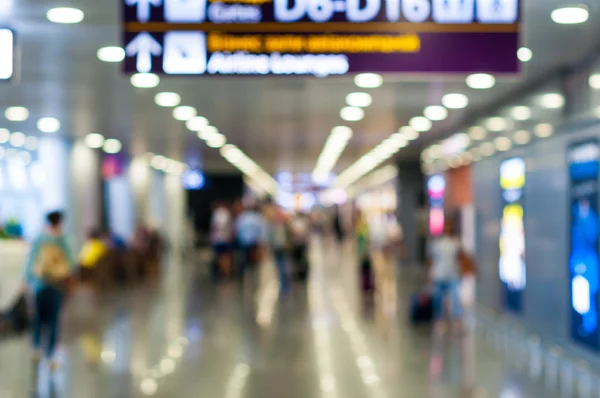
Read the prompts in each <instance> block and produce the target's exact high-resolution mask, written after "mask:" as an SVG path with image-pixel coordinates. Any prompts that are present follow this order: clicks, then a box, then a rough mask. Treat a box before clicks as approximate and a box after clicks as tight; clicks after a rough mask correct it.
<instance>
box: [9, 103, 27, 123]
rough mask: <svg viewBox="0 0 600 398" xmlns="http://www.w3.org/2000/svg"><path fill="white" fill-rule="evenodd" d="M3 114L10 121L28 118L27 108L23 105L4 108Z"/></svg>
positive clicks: (20, 120)
mask: <svg viewBox="0 0 600 398" xmlns="http://www.w3.org/2000/svg"><path fill="white" fill-rule="evenodd" d="M4 116H5V117H6V118H7V119H8V120H10V121H11V122H23V121H25V120H27V119H28V118H29V110H28V109H27V108H25V107H23V106H11V107H10V108H6V111H4Z"/></svg>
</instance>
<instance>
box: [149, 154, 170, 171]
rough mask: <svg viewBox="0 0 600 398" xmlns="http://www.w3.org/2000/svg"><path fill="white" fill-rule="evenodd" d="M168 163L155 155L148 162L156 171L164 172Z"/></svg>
mask: <svg viewBox="0 0 600 398" xmlns="http://www.w3.org/2000/svg"><path fill="white" fill-rule="evenodd" d="M168 163H169V160H168V159H167V158H165V157H164V156H162V155H155V156H154V157H152V160H151V161H150V165H151V166H152V168H154V169H156V170H164V169H165V168H166V167H167V165H168Z"/></svg>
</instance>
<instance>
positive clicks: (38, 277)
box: [25, 211, 75, 370]
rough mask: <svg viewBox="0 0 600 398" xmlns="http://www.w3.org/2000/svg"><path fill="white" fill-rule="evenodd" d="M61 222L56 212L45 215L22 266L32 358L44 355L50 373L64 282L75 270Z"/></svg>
mask: <svg viewBox="0 0 600 398" xmlns="http://www.w3.org/2000/svg"><path fill="white" fill-rule="evenodd" d="M63 219H64V215H63V213H62V212H60V211H54V212H51V213H49V214H48V215H47V216H46V221H47V224H48V225H47V228H46V231H44V232H43V233H42V234H41V235H40V236H38V237H37V239H35V241H34V242H33V245H32V248H31V252H30V254H29V258H28V260H27V262H26V264H25V282H26V284H27V287H28V288H29V289H30V291H31V292H32V293H33V296H34V317H33V324H32V328H33V330H32V340H33V341H32V344H33V349H34V359H35V360H40V359H41V358H42V354H44V355H45V357H46V359H47V360H48V361H49V365H50V369H51V370H55V369H56V367H57V363H56V362H55V360H54V352H55V349H56V344H57V341H58V338H59V331H60V328H59V326H60V314H61V311H62V308H63V303H64V298H65V293H66V290H67V288H68V283H69V281H70V278H71V275H72V274H73V272H74V271H75V262H74V261H73V257H72V255H71V251H70V249H69V245H68V244H67V238H66V237H65V235H64V233H63V228H62V226H63ZM42 341H44V342H45V347H44V348H42ZM42 350H43V351H44V352H43V353H42Z"/></svg>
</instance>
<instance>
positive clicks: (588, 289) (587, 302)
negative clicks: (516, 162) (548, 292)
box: [568, 140, 600, 350]
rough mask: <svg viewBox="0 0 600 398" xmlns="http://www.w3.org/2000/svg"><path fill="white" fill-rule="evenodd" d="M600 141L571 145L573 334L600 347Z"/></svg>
mask: <svg viewBox="0 0 600 398" xmlns="http://www.w3.org/2000/svg"><path fill="white" fill-rule="evenodd" d="M598 159H599V147H598V141H596V140H593V141H586V142H581V143H577V144H573V145H571V146H570V147H569V149H568V162H569V179H570V199H571V200H570V210H571V211H570V213H571V218H570V219H571V223H570V225H571V245H570V253H569V273H570V276H571V277H570V287H571V335H572V337H573V339H575V340H576V341H578V342H580V343H582V344H584V345H585V346H587V347H589V348H592V349H595V350H598V349H599V348H600V334H599V333H598V283H599V277H598V265H599V264H598V234H599V231H598V169H599V161H598Z"/></svg>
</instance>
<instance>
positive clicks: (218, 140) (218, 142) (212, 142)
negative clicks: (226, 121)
mask: <svg viewBox="0 0 600 398" xmlns="http://www.w3.org/2000/svg"><path fill="white" fill-rule="evenodd" d="M226 142H227V138H225V136H224V135H223V134H215V135H214V136H212V137H210V138H209V139H208V140H206V145H208V146H209V147H211V148H221V147H222V146H223V145H225V143H226Z"/></svg>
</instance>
